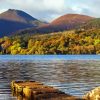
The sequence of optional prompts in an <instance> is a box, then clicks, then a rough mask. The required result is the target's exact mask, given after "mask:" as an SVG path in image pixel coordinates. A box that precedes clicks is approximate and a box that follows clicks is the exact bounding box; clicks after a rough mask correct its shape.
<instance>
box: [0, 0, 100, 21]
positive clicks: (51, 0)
mask: <svg viewBox="0 0 100 100" xmlns="http://www.w3.org/2000/svg"><path fill="white" fill-rule="evenodd" d="M8 9H18V10H22V11H25V12H27V13H28V14H30V15H32V16H33V17H35V18H37V19H39V20H43V21H47V22H51V21H53V20H54V19H56V18H58V17H60V16H62V15H65V14H69V13H75V14H84V15H89V16H93V17H100V11H99V10H100V0H0V13H2V12H4V11H6V10H8Z"/></svg>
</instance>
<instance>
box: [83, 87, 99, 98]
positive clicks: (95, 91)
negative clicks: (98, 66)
mask: <svg viewBox="0 0 100 100" xmlns="http://www.w3.org/2000/svg"><path fill="white" fill-rule="evenodd" d="M83 99H85V100H100V87H96V88H95V89H93V90H91V91H90V92H88V93H87V94H86V95H84V96H83Z"/></svg>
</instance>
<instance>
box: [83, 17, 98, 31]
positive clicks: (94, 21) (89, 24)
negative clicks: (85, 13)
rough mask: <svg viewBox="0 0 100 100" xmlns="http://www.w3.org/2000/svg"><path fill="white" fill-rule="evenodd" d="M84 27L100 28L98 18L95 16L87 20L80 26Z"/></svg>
mask: <svg viewBox="0 0 100 100" xmlns="http://www.w3.org/2000/svg"><path fill="white" fill-rule="evenodd" d="M82 28H84V29H100V18H95V19H92V20H90V21H88V22H87V23H86V24H85V25H83V26H82Z"/></svg>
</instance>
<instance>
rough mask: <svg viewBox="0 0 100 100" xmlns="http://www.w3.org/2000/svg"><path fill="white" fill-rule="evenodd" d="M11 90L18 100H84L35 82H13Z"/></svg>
mask: <svg viewBox="0 0 100 100" xmlns="http://www.w3.org/2000/svg"><path fill="white" fill-rule="evenodd" d="M11 89H12V93H13V95H14V96H16V97H17V99H18V100H83V99H80V98H78V97H75V96H71V95H69V94H65V93H64V92H61V91H59V90H58V89H56V88H54V87H50V86H45V85H44V84H42V83H40V82H35V81H12V82H11Z"/></svg>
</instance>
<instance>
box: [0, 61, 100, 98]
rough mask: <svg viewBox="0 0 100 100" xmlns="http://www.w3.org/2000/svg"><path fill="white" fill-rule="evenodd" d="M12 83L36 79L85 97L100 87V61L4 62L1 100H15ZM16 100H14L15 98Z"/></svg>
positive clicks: (1, 65)
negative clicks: (88, 92)
mask: <svg viewBox="0 0 100 100" xmlns="http://www.w3.org/2000/svg"><path fill="white" fill-rule="evenodd" d="M12 80H35V81H40V82H43V83H45V84H46V85H50V86H55V87H56V88H59V89H60V90H61V91H64V92H66V93H70V94H72V95H77V96H81V95H83V94H84V93H86V92H87V91H89V90H90V89H92V88H93V87H96V86H99V85H100V62H99V61H96V60H95V61H83V60H82V61H59V62H58V61H53V62H52V61H37V62H35V61H27V62H26V61H7V62H5V63H4V62H2V61H0V99H1V98H3V100H14V99H15V98H12V97H11V91H10V87H9V84H10V82H11V81H12ZM11 98H12V99H11Z"/></svg>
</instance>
